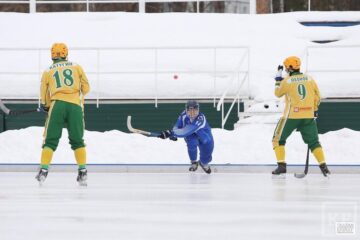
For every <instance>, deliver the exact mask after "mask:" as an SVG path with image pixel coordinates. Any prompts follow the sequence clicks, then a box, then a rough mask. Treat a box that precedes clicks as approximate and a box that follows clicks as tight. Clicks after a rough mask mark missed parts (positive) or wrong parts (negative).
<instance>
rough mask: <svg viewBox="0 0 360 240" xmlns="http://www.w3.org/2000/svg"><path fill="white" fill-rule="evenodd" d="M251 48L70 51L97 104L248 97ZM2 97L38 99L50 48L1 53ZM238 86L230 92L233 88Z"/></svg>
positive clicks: (0, 84) (3, 51)
mask: <svg viewBox="0 0 360 240" xmlns="http://www.w3.org/2000/svg"><path fill="white" fill-rule="evenodd" d="M248 51H249V50H248V48H247V47H244V46H234V47H158V48H155V47H143V48H137V47H134V48H132V47H126V48H125V47H124V48H70V52H69V60H70V61H74V62H76V63H79V64H80V65H82V66H83V68H84V70H85V72H86V73H87V76H88V78H89V81H90V84H91V87H92V91H91V93H90V94H89V96H88V97H87V98H90V99H96V100H97V102H98V103H99V100H101V99H154V101H155V103H156V105H157V100H158V99H187V98H198V99H201V98H207V99H209V98H213V99H214V103H215V99H218V98H220V96H222V95H223V93H224V92H225V91H226V92H227V96H228V97H234V96H238V95H241V96H248V93H249V89H248V85H246V86H247V87H245V88H243V89H242V91H240V92H239V86H240V84H241V81H242V80H243V79H244V76H247V75H248V71H249V54H248ZM0 55H1V56H2V59H1V60H0V98H4V99H18V98H21V99H24V98H26V99H37V98H38V94H39V86H40V79H41V74H42V72H43V70H45V69H46V68H47V67H48V66H49V65H51V59H50V51H49V49H35V48H23V49H20V48H13V49H11V48H0ZM230 85H231V86H232V87H231V89H228V86H230Z"/></svg>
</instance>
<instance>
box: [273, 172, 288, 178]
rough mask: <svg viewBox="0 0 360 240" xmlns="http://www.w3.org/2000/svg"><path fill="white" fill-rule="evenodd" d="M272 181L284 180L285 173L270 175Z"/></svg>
mask: <svg viewBox="0 0 360 240" xmlns="http://www.w3.org/2000/svg"><path fill="white" fill-rule="evenodd" d="M271 177H272V179H286V173H281V174H272V176H271Z"/></svg>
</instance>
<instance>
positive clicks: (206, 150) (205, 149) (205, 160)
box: [199, 141, 214, 174]
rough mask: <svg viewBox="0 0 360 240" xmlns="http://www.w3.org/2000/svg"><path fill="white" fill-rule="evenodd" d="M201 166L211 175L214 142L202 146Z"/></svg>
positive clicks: (200, 146)
mask: <svg viewBox="0 0 360 240" xmlns="http://www.w3.org/2000/svg"><path fill="white" fill-rule="evenodd" d="M199 149H200V166H201V168H202V169H203V170H204V171H205V172H206V173H207V174H210V173H211V168H210V165H209V163H210V162H211V160H212V153H213V151H214V142H213V141H210V142H207V143H206V144H200V145H199Z"/></svg>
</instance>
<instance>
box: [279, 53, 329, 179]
mask: <svg viewBox="0 0 360 240" xmlns="http://www.w3.org/2000/svg"><path fill="white" fill-rule="evenodd" d="M284 66H285V69H286V72H287V73H288V76H287V77H285V78H282V70H283V66H279V67H278V74H277V76H276V78H275V80H276V84H275V95H276V96H277V97H279V98H280V97H285V109H284V113H283V116H282V117H281V118H280V120H279V122H278V124H277V126H276V129H275V132H274V136H273V139H272V142H273V148H274V151H275V155H276V159H277V163H278V167H277V168H276V169H275V170H274V171H273V172H272V174H275V175H279V174H282V173H286V162H285V143H286V139H287V138H288V137H289V136H290V134H291V133H292V132H293V131H294V130H295V129H296V130H298V131H299V132H300V133H301V136H302V138H303V140H304V142H305V143H306V144H307V145H308V147H309V149H310V150H311V152H312V153H313V155H314V156H315V158H316V160H317V161H318V162H319V165H320V169H321V172H322V173H323V174H324V176H326V175H327V174H330V172H329V170H328V168H327V166H326V162H325V157H324V152H323V149H322V147H321V145H320V143H319V137H318V129H317V126H316V121H315V118H316V117H317V112H318V107H319V105H320V92H319V89H318V87H317V84H316V82H315V80H314V79H313V78H312V77H310V76H309V75H307V74H304V73H301V72H300V66H301V61H300V59H299V58H298V57H295V56H291V57H288V58H286V59H285V61H284Z"/></svg>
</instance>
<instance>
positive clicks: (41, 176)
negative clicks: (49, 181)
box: [35, 168, 49, 185]
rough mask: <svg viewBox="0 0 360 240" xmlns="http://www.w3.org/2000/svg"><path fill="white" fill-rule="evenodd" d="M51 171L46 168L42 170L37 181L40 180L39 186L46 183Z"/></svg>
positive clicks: (37, 176)
mask: <svg viewBox="0 0 360 240" xmlns="http://www.w3.org/2000/svg"><path fill="white" fill-rule="evenodd" d="M48 172H49V170H48V169H45V168H40V170H39V173H38V174H37V175H36V177H35V179H36V180H38V182H39V184H40V185H42V184H43V182H44V181H45V179H46V177H47V175H48Z"/></svg>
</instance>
